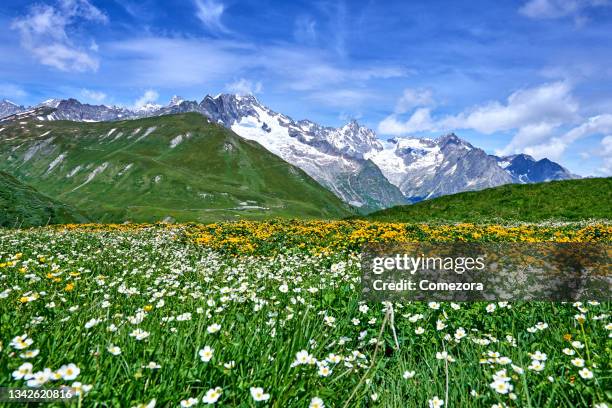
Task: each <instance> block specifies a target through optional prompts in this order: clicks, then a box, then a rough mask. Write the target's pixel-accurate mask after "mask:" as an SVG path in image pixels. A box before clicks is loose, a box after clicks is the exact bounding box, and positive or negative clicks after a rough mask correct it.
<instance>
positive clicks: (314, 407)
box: [308, 397, 325, 408]
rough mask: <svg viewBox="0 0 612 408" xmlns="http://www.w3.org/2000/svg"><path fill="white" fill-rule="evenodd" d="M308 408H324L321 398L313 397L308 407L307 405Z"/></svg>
mask: <svg viewBox="0 0 612 408" xmlns="http://www.w3.org/2000/svg"><path fill="white" fill-rule="evenodd" d="M308 408H325V404H324V403H323V400H322V399H321V398H319V397H314V398H313V399H311V400H310V405H308Z"/></svg>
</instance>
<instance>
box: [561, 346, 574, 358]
mask: <svg viewBox="0 0 612 408" xmlns="http://www.w3.org/2000/svg"><path fill="white" fill-rule="evenodd" d="M562 351H563V354H567V355H568V356H573V355H574V354H576V352H575V351H574V350H572V349H570V348H567V347H566V348H564V349H563V350H562Z"/></svg>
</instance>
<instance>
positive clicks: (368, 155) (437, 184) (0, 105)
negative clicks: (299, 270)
mask: <svg viewBox="0 0 612 408" xmlns="http://www.w3.org/2000/svg"><path fill="white" fill-rule="evenodd" d="M183 112H198V113H200V114H202V115H204V116H206V117H208V118H209V119H210V120H211V121H213V122H215V123H218V124H220V125H222V126H225V127H227V128H229V129H231V130H233V131H234V132H235V133H237V134H238V135H240V136H242V137H243V138H245V139H250V140H254V141H256V142H258V143H260V144H261V145H263V146H264V147H265V148H266V149H268V150H269V151H271V152H272V153H274V154H276V155H278V156H280V157H281V158H283V159H284V160H285V161H287V162H289V163H291V164H293V165H295V166H297V167H299V168H301V169H302V170H304V171H305V172H306V173H307V174H308V175H310V176H311V177H312V178H314V179H315V180H317V181H318V182H319V183H321V184H322V185H324V186H325V187H327V188H328V189H329V190H331V191H332V192H333V193H334V194H336V195H337V196H338V197H340V198H341V199H343V200H344V201H345V202H348V203H350V204H352V205H354V206H357V207H361V208H362V209H363V210H365V211H368V210H373V209H379V208H385V207H389V206H393V205H397V204H404V203H406V202H415V201H419V200H423V199H428V198H433V197H437V196H440V195H445V194H453V193H458V192H461V191H467V190H479V189H483V188H488V187H495V186H498V185H502V184H507V183H534V182H542V181H549V180H562V179H568V178H576V177H577V176H575V175H572V174H571V173H570V172H569V171H567V170H566V169H565V168H563V167H562V166H560V165H559V164H557V163H554V162H552V161H550V160H548V159H542V160H539V161H536V160H534V159H533V158H532V157H530V156H527V155H524V154H521V155H514V156H507V157H497V156H493V155H488V154H487V153H485V152H484V151H483V150H482V149H479V148H477V147H474V146H472V145H471V144H470V143H468V142H466V141H465V140H462V139H460V138H459V137H457V136H456V135H455V134H449V135H446V136H441V137H439V138H436V139H427V138H411V137H402V138H395V139H391V140H388V141H382V140H380V139H378V137H377V135H376V134H375V133H374V131H372V130H371V129H368V128H366V127H364V126H361V125H360V124H359V123H357V121H355V120H352V121H350V122H349V123H347V124H346V125H344V126H342V127H340V128H333V127H325V126H321V125H319V124H317V123H314V122H312V121H309V120H299V121H295V120H293V119H292V118H290V117H289V116H286V115H283V114H281V113H277V112H275V111H273V110H271V109H269V108H267V107H266V106H264V105H262V104H261V103H260V102H259V101H258V100H257V98H256V97H254V96H252V95H233V94H219V95H216V96H210V95H208V96H206V97H205V98H204V99H203V100H202V101H200V102H197V101H189V100H185V99H183V98H181V97H180V96H173V97H172V99H171V100H170V102H169V103H168V105H166V106H160V105H157V104H147V105H144V106H142V107H139V108H136V109H128V108H122V107H117V106H105V105H89V104H83V103H81V102H79V101H78V100H76V99H63V100H60V99H50V100H47V101H45V102H43V103H41V104H40V105H37V106H36V107H34V108H29V109H28V110H26V108H24V107H22V106H17V105H16V104H14V103H12V102H10V101H6V100H5V101H2V102H0V118H2V119H1V120H3V121H6V120H15V119H19V120H23V119H24V118H36V119H37V120H73V121H114V120H123V119H134V118H140V117H148V116H160V115H167V114H175V113H183Z"/></svg>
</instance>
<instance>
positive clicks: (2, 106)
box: [0, 99, 25, 118]
mask: <svg viewBox="0 0 612 408" xmlns="http://www.w3.org/2000/svg"><path fill="white" fill-rule="evenodd" d="M24 110H25V107H23V106H21V105H17V104H16V103H14V102H11V101H9V100H7V99H3V100H1V101H0V118H3V117H5V116H10V115H14V114H15V113H19V112H23V111H24Z"/></svg>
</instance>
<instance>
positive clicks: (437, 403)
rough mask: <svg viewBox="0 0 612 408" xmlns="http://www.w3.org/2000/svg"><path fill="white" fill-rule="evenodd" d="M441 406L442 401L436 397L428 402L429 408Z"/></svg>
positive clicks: (439, 407)
mask: <svg viewBox="0 0 612 408" xmlns="http://www.w3.org/2000/svg"><path fill="white" fill-rule="evenodd" d="M443 405H444V400H442V399H440V398H438V396H435V397H433V398H432V399H430V400H429V408H441V407H442V406H443Z"/></svg>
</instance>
